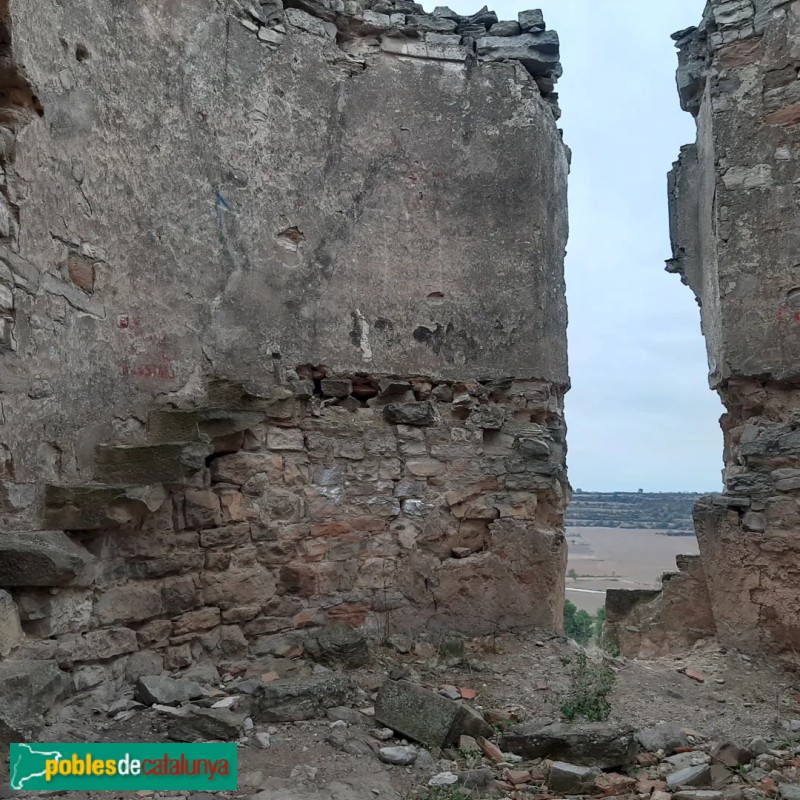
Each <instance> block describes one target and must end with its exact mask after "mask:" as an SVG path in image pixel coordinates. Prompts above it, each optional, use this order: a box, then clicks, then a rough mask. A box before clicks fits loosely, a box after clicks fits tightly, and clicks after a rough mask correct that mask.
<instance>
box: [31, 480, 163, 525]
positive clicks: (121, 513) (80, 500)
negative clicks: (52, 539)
mask: <svg viewBox="0 0 800 800" xmlns="http://www.w3.org/2000/svg"><path fill="white" fill-rule="evenodd" d="M143 489H144V487H137V488H135V489H134V488H128V489H126V488H125V487H114V486H102V485H89V486H55V485H52V484H48V485H46V486H45V491H44V524H45V525H48V526H50V527H51V528H59V529H62V530H97V529H98V528H113V527H117V526H119V525H120V524H123V523H125V522H130V521H132V520H137V519H143V518H144V517H145V516H147V515H148V514H149V513H152V512H153V511H156V510H157V509H158V508H159V507H160V505H161V503H163V500H164V498H165V496H166V495H164V494H161V495H159V494H158V493H152V492H150V493H145V492H144V491H143ZM159 496H160V498H161V499H160V501H159V499H158V498H159Z"/></svg>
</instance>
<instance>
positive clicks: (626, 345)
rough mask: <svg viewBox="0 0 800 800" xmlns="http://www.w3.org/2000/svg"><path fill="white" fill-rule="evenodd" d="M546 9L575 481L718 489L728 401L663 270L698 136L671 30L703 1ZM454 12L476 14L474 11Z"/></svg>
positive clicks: (695, 322)
mask: <svg viewBox="0 0 800 800" xmlns="http://www.w3.org/2000/svg"><path fill="white" fill-rule="evenodd" d="M440 2H441V0H440ZM479 2H480V0H479ZM540 3H541V5H542V7H543V10H544V15H545V21H546V22H547V25H548V27H549V28H553V29H555V30H557V31H558V33H559V35H560V37H561V60H562V62H563V64H564V77H563V78H562V79H561V81H560V82H559V84H558V90H559V93H560V97H561V108H562V110H563V116H562V118H561V121H560V125H561V126H562V127H563V128H564V138H565V141H566V142H567V143H568V144H569V145H570V147H571V148H572V151H573V160H572V174H571V176H570V228H571V232H570V242H569V246H568V255H567V299H568V302H569V317H570V324H569V350H570V373H571V376H572V391H571V392H570V394H569V396H568V398H567V423H568V425H569V471H570V479H571V481H572V485H573V486H574V487H576V488H580V489H584V490H589V489H594V490H597V491H611V490H615V489H616V490H628V491H636V490H637V489H639V488H642V489H644V490H645V491H680V490H686V491H718V490H719V488H720V484H721V477H720V470H721V468H722V436H721V434H720V431H719V424H718V420H719V416H720V414H721V412H722V406H721V405H720V403H719V401H718V399H717V397H716V395H715V394H714V393H713V392H711V391H710V390H709V389H708V379H707V372H708V370H707V364H706V358H705V349H704V345H703V341H702V337H701V334H700V321H699V313H698V308H697V306H696V304H695V301H694V298H693V296H692V293H691V292H690V290H689V289H688V288H687V287H685V286H683V285H682V284H681V282H680V280H679V278H678V277H677V276H675V275H669V274H667V273H666V272H665V271H664V260H665V259H666V258H669V256H670V248H669V234H668V222H667V195H666V173H667V171H668V170H669V168H670V165H671V163H672V161H674V160H675V158H677V155H678V151H679V149H680V146H681V145H682V144H686V143H688V142H691V141H693V140H694V121H693V120H692V118H691V116H690V115H689V114H685V113H684V112H682V111H681V110H680V106H679V105H678V99H677V95H676V92H675V81H674V74H675V66H676V52H677V51H676V50H675V48H674V45H673V42H672V40H671V39H670V34H671V33H672V32H673V31H676V30H679V29H681V28H686V27H688V26H689V25H696V24H697V23H698V22H699V21H700V16H701V14H702V11H703V7H704V5H705V0H665V1H664V2H646V0H602V2H600V1H599V0H540ZM432 5H434V3H433V2H429V3H426V8H427V7H428V6H432ZM489 5H490V8H494V10H495V11H496V12H497V13H498V15H499V16H500V18H501V19H516V16H517V12H518V11H521V10H522V9H524V8H528V7H530V6H531V0H527V1H523V2H514V1H513V0H495V2H494V4H492V3H491V2H490V3H489ZM473 6H474V7H473ZM450 7H451V8H453V9H454V10H455V11H457V12H458V13H461V14H468V13H474V12H475V11H477V8H478V2H475V3H470V2H469V0H455V1H454V2H451V3H450Z"/></svg>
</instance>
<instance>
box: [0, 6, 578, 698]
mask: <svg viewBox="0 0 800 800" xmlns="http://www.w3.org/2000/svg"><path fill="white" fill-rule="evenodd" d="M292 5H293V6H297V7H292V8H287V9H285V10H284V9H283V8H281V6H280V4H279V3H277V4H276V3H263V4H262V5H261V6H260V11H259V10H254V9H250V10H249V11H248V9H247V8H245V7H244V6H243V5H240V4H238V3H236V2H234V0H229V1H228V2H222V3H220V2H212V1H211V0H207V1H206V2H201V3H180V2H177V3H169V4H155V5H153V4H141V3H138V2H123V3H119V2H111V1H110V0H93V2H86V3H82V4H78V5H77V6H76V5H75V4H69V5H57V4H45V7H44V8H43V7H42V4H41V3H39V2H32V0H14V2H12V3H11V5H10V9H9V10H8V11H9V13H8V15H7V17H6V22H7V29H8V30H7V33H8V35H7V37H6V38H7V39H8V44H7V48H8V52H9V54H10V57H11V58H12V61H13V64H14V70H15V71H14V73H13V75H12V76H11V77H10V78H8V81H10V83H9V91H8V92H7V93H6V100H7V101H8V104H9V106H10V107H11V111H12V112H13V113H12V116H13V115H16V116H15V117H14V119H15V122H14V124H13V125H12V124H11V123H10V122H9V123H7V124H8V125H9V127H8V129H4V136H6V139H7V143H8V147H7V153H6V155H5V157H4V162H3V163H4V167H5V173H4V181H5V183H4V188H3V194H4V198H5V199H6V202H5V205H4V206H3V214H2V215H0V216H2V217H3V219H2V220H0V222H2V223H3V224H2V225H0V235H2V236H3V239H2V251H1V252H0V300H2V303H3V305H2V325H3V328H2V330H3V333H2V336H0V454H2V458H0V520H2V526H3V527H2V529H0V556H2V558H0V563H4V564H5V566H4V567H3V566H0V580H1V582H2V585H3V586H5V587H6V589H7V590H8V592H9V593H10V596H9V595H3V597H4V598H5V600H4V601H3V602H4V605H2V606H0V613H2V614H4V617H3V622H1V623H0V643H2V642H3V641H4V634H3V633H2V631H4V630H5V631H7V633H5V644H4V645H2V646H0V653H2V654H3V655H7V654H8V653H10V658H17V659H18V658H22V657H25V658H56V659H57V660H58V661H59V663H61V664H62V666H65V665H71V664H74V663H82V664H85V663H89V664H91V663H92V662H102V664H103V665H104V669H106V672H108V671H109V670H111V671H114V670H115V671H116V673H115V674H121V670H123V668H124V663H123V662H124V659H125V658H126V657H127V655H128V654H130V653H133V652H135V651H137V650H139V651H155V652H156V653H157V656H158V657H159V658H166V660H167V663H168V666H170V667H171V668H174V667H177V666H180V665H182V664H184V663H186V662H187V661H188V660H190V659H192V658H199V657H202V656H203V654H204V653H205V654H209V653H211V654H216V655H224V656H226V657H227V656H230V655H231V654H232V653H240V652H242V651H244V650H245V649H247V648H248V647H251V648H252V647H253V646H254V645H253V643H254V642H256V641H259V640H260V637H263V636H266V635H270V634H273V633H275V632H278V631H285V630H296V629H302V628H303V627H304V626H308V625H314V624H318V623H320V622H323V621H325V620H326V619H329V620H332V619H345V620H347V621H350V622H352V623H354V624H357V625H367V626H369V627H372V628H373V629H375V630H377V631H384V632H391V631H392V630H412V629H418V628H420V627H425V626H427V627H431V628H434V629H443V628H448V629H452V628H456V629H460V630H463V631H466V632H471V633H480V632H489V631H493V630H498V629H502V628H508V627H515V626H526V627H530V626H541V627H549V628H553V627H558V626H559V624H560V622H559V620H560V616H561V602H562V597H563V572H564V566H565V558H566V555H565V544H564V538H563V530H562V512H563V509H564V504H565V501H566V499H567V494H568V485H567V482H566V477H565V474H564V461H565V443H564V424H563V395H564V392H565V390H566V388H567V384H568V377H567V371H566V338H565V329H566V311H565V302H564V286H563V271H562V263H563V256H564V248H565V243H566V236H567V222H566V176H567V170H568V164H567V152H566V149H565V147H564V145H563V144H562V141H561V136H560V132H559V130H558V128H557V126H556V117H557V106H556V104H555V100H556V95H555V94H554V93H553V83H554V81H555V79H556V78H557V77H558V75H559V74H560V65H559V64H558V39H557V36H556V35H555V34H554V33H553V32H552V31H546V30H545V29H544V23H543V21H542V19H541V14H537V13H536V12H525V14H524V15H521V16H520V23H519V24H516V23H509V24H507V25H505V26H504V27H503V26H501V28H502V30H503V35H495V34H496V33H497V32H498V30H499V29H495V31H494V32H491V34H490V30H489V29H490V28H491V26H492V24H493V23H494V22H495V21H496V17H495V16H494V15H493V14H492V13H491V12H483V13H481V14H478V15H476V16H475V17H473V18H470V19H463V18H458V17H456V16H455V15H452V14H449V13H448V14H445V16H441V15H440V16H437V17H434V16H429V15H425V14H423V13H422V9H421V7H419V6H415V5H414V4H413V3H410V2H406V0H397V2H396V3H394V4H390V3H388V2H386V3H383V2H381V3H376V4H374V6H373V7H372V8H370V9H364V8H363V6H362V5H361V4H360V3H358V2H353V1H352V0H351V2H347V3H346V4H343V3H341V2H338V3H337V2H335V1H334V0H332V1H331V2H327V1H326V2H325V3H320V4H316V3H313V2H310V0H309V1H306V0H303V2H298V3H293V4H292ZM301 6H302V7H301ZM248 8H249V7H248ZM515 26H516V27H515ZM509 34H510V35H509ZM12 83H13V86H14V87H17V85H19V87H22V88H19V89H18V91H17V90H15V91H16V94H15V93H13V92H11V91H10V88H11V84H12ZM3 220H5V222H3ZM12 598H13V601H14V602H15V603H16V605H17V606H18V609H15V607H14V603H12V602H11V600H12ZM17 616H19V617H20V618H21V623H19V622H18V621H17ZM6 620H7V623H6ZM4 624H5V625H6V627H5V628H4V627H3V625H4ZM268 646H269V645H268V643H267V644H265V643H263V642H262V643H261V644H259V645H256V646H255V647H256V650H259V648H260V651H262V652H263V649H264V648H266V647H268ZM120 659H121V660H120ZM81 674H83V675H84V676H85V677H84V678H83V679H82V680H84V682H85V681H89V682H91V681H92V680H98V681H99V680H101V679H102V677H103V675H104V674H105V673H104V672H103V670H99V671H98V670H92V669H89V668H88V667H87V668H86V669H83V671H82V673H81ZM88 676H94V677H88Z"/></svg>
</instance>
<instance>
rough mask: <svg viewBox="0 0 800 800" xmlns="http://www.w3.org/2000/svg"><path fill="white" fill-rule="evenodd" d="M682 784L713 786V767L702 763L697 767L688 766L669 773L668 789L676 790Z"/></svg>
mask: <svg viewBox="0 0 800 800" xmlns="http://www.w3.org/2000/svg"><path fill="white" fill-rule="evenodd" d="M681 786H711V767H710V766H709V765H708V764H700V765H699V766H696V767H686V768H685V769H679V770H677V771H676V772H671V773H670V774H669V775H667V789H668V790H669V791H671V792H674V791H675V790H676V789H678V788H680V787H681Z"/></svg>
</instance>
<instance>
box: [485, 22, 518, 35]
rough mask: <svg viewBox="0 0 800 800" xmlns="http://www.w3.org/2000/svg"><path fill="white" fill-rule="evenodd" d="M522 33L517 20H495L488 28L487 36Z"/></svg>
mask: <svg viewBox="0 0 800 800" xmlns="http://www.w3.org/2000/svg"><path fill="white" fill-rule="evenodd" d="M521 33H522V28H521V27H520V24H519V22H514V21H510V22H495V24H494V25H492V27H491V28H489V36H519V35H520V34H521Z"/></svg>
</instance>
